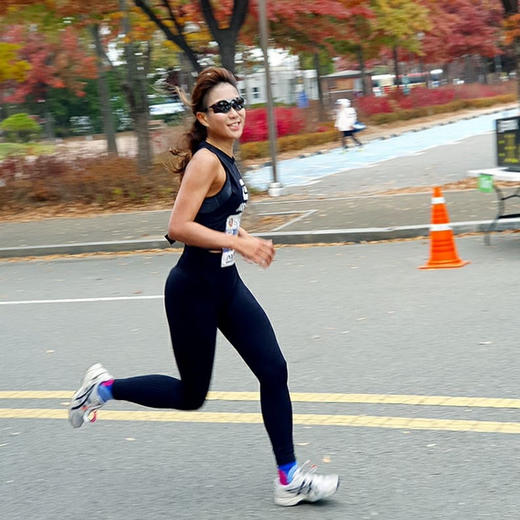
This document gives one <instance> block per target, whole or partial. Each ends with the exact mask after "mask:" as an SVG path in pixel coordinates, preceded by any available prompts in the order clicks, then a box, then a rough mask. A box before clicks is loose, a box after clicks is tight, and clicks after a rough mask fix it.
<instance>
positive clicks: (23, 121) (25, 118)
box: [0, 113, 41, 143]
mask: <svg viewBox="0 0 520 520" xmlns="http://www.w3.org/2000/svg"><path fill="white" fill-rule="evenodd" d="M0 129H1V130H2V131H4V132H5V133H6V134H7V138H8V139H9V140H11V141H16V142H22V143H27V142H28V141H30V140H31V139H32V138H35V137H37V136H38V135H39V134H40V132H41V127H40V125H39V124H38V123H37V122H36V121H34V119H32V118H31V117H30V116H29V115H28V114H24V113H20V114H13V115H12V116H9V117H8V118H7V119H4V120H3V121H2V123H0Z"/></svg>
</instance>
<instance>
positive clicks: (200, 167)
mask: <svg viewBox="0 0 520 520" xmlns="http://www.w3.org/2000/svg"><path fill="white" fill-rule="evenodd" d="M219 166H220V163H219V160H218V157H217V156H216V155H215V154H214V153H213V152H211V151H210V150H208V149H207V148H200V149H199V150H197V151H196V152H195V153H194V154H193V157H192V158H191V159H190V162H189V163H188V166H187V167H186V172H185V174H184V176H185V177H186V178H192V177H193V178H197V179H198V180H199V181H201V180H202V179H206V181H204V182H207V180H209V181H212V180H213V179H214V178H215V177H216V176H217V175H218V172H219Z"/></svg>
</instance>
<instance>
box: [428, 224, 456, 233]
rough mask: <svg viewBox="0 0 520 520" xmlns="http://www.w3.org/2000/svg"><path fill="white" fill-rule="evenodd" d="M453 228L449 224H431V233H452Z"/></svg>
mask: <svg viewBox="0 0 520 520" xmlns="http://www.w3.org/2000/svg"><path fill="white" fill-rule="evenodd" d="M450 230H451V226H450V225H449V224H431V225H430V231H450Z"/></svg>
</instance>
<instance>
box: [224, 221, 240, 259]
mask: <svg viewBox="0 0 520 520" xmlns="http://www.w3.org/2000/svg"><path fill="white" fill-rule="evenodd" d="M240 217H241V215H230V216H229V217H228V218H227V220H226V231H225V232H226V234H227V235H238V230H239V229H240ZM234 263H235V250H234V249H229V248H227V247H224V248H223V249H222V259H221V261H220V267H229V266H230V265H233V264H234Z"/></svg>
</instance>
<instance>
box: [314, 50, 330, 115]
mask: <svg viewBox="0 0 520 520" xmlns="http://www.w3.org/2000/svg"><path fill="white" fill-rule="evenodd" d="M313 60H314V68H315V69H316V83H317V86H318V99H319V120H320V121H325V119H326V118H327V115H326V113H325V102H324V100H323V89H322V88H321V73H320V55H319V53H318V52H315V53H314V55H313Z"/></svg>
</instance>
